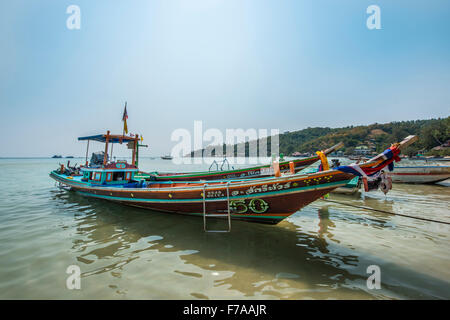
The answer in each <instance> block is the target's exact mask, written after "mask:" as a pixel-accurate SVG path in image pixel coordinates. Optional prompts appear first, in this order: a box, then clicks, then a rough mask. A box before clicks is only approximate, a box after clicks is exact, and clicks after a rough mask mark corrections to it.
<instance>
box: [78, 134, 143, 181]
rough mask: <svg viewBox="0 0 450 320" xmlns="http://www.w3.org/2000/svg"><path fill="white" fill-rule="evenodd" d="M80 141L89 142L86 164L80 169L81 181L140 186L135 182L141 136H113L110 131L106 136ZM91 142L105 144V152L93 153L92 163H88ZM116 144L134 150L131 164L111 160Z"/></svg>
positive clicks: (86, 138) (90, 137)
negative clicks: (124, 144)
mask: <svg viewBox="0 0 450 320" xmlns="http://www.w3.org/2000/svg"><path fill="white" fill-rule="evenodd" d="M78 140H79V141H86V140H87V142H88V143H87V149H86V163H85V165H84V166H81V167H80V173H81V175H82V178H81V181H83V182H89V183H91V184H93V185H111V186H119V185H120V186H127V187H132V185H134V184H138V182H137V181H135V180H134V175H135V173H136V172H138V167H137V152H138V151H137V150H138V146H139V145H138V143H139V135H135V136H125V135H112V134H110V132H109V131H108V132H107V133H106V134H99V135H94V136H87V137H79V138H78ZM90 141H97V142H102V143H105V152H95V153H93V154H92V158H91V161H90V162H88V153H89V142H90ZM116 143H119V144H123V143H126V144H127V147H128V149H131V150H132V160H131V164H130V163H128V162H127V161H126V160H117V161H110V160H109V159H112V153H113V145H114V144H116ZM109 145H110V146H111V148H110V149H108V146H109Z"/></svg>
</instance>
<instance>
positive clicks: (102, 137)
mask: <svg viewBox="0 0 450 320" xmlns="http://www.w3.org/2000/svg"><path fill="white" fill-rule="evenodd" d="M78 140H79V141H81V140H93V141H98V142H103V143H105V142H106V134H97V135H94V136H87V137H78ZM129 141H136V137H130V136H124V135H121V134H110V135H108V142H109V143H122V142H129Z"/></svg>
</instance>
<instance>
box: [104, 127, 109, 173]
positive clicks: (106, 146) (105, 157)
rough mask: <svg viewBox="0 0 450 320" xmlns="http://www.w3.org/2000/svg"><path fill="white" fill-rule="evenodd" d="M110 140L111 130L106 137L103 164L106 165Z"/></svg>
mask: <svg viewBox="0 0 450 320" xmlns="http://www.w3.org/2000/svg"><path fill="white" fill-rule="evenodd" d="M108 141H109V130H108V132H107V133H106V137H105V156H104V157H103V165H104V166H105V165H106V160H107V159H108Z"/></svg>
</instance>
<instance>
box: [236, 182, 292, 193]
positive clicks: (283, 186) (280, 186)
mask: <svg viewBox="0 0 450 320" xmlns="http://www.w3.org/2000/svg"><path fill="white" fill-rule="evenodd" d="M290 187H291V183H290V182H287V183H284V184H282V183H274V184H271V185H267V184H263V185H262V186H259V187H253V186H251V187H250V188H248V189H247V190H245V191H238V190H235V191H233V192H231V196H237V195H239V194H244V193H245V194H246V195H249V194H253V193H261V192H268V191H277V190H283V189H289V188H290Z"/></svg>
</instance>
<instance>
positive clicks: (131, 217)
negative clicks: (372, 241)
mask: <svg viewBox="0 0 450 320" xmlns="http://www.w3.org/2000/svg"><path fill="white" fill-rule="evenodd" d="M53 198H54V199H53V200H54V201H55V202H56V205H57V206H62V207H65V208H69V209H68V210H71V212H73V213H74V214H75V221H74V223H75V226H74V227H75V230H76V235H75V236H74V239H73V246H72V248H71V249H72V250H73V251H74V253H75V254H76V256H77V260H78V261H79V262H80V263H82V264H84V265H86V266H91V265H92V268H90V269H89V268H84V269H83V270H85V269H89V271H85V272H84V273H83V276H84V277H92V276H99V275H101V274H110V275H111V276H112V277H115V278H123V277H129V276H130V274H131V273H133V271H130V270H129V269H128V268H130V269H131V268H132V267H131V264H132V263H133V262H137V261H139V264H140V266H139V268H138V272H139V274H143V275H145V274H148V273H149V272H155V271H154V269H152V270H150V269H146V268H147V266H148V265H149V263H150V262H151V263H152V268H159V270H158V277H161V278H164V281H165V282H166V284H165V286H169V283H170V286H172V288H173V289H172V291H170V292H168V293H167V292H166V293H165V295H164V296H159V298H168V299H171V298H173V297H172V296H171V295H172V294H174V296H175V298H176V297H177V296H176V295H175V292H176V291H177V290H179V291H183V290H184V291H183V292H184V293H183V295H181V297H182V298H202V299H205V298H225V299H226V298H233V297H238V298H251V297H253V298H256V297H266V298H267V297H269V298H282V299H286V298H289V299H301V298H305V297H312V298H340V299H342V298H358V299H366V298H373V297H380V296H381V297H382V295H381V294H380V293H379V292H374V293H372V292H369V291H368V290H367V289H366V287H365V283H366V275H365V274H364V271H363V272H361V270H359V271H357V272H355V271H354V270H352V268H353V269H354V267H355V266H357V265H358V264H359V262H360V261H359V257H358V255H357V254H355V253H354V252H352V251H351V250H348V249H347V250H336V248H330V243H331V242H333V243H335V244H339V241H338V240H336V239H334V235H333V230H334V228H335V227H336V226H335V223H334V222H333V221H332V219H331V218H330V212H329V209H328V207H326V206H325V207H321V208H319V209H318V210H317V214H318V218H319V222H318V232H317V233H316V234H311V233H305V232H302V231H301V229H299V228H298V226H296V225H294V224H293V223H291V222H288V221H284V222H282V223H280V224H278V225H275V226H271V225H261V224H253V223H248V222H242V221H233V223H232V232H231V233H229V234H211V233H204V232H203V230H202V229H203V225H202V223H203V220H202V219H200V218H195V217H187V216H181V215H169V214H164V213H158V212H152V211H149V210H143V209H138V208H132V207H127V206H122V205H119V204H115V203H111V202H108V201H102V200H98V199H90V198H85V197H82V196H80V195H78V194H76V193H74V192H56V193H54V195H53ZM386 206H389V202H388V203H387V204H386ZM380 215H381V214H380ZM375 217H376V214H375ZM385 218H386V217H385V216H383V219H385ZM214 223H216V224H217V227H218V228H220V226H219V225H220V224H221V223H222V221H216V222H214ZM382 223H385V221H384V220H383V221H382ZM211 227H214V226H213V225H211ZM330 241H331V242H330ZM155 253H159V254H161V253H167V254H169V255H167V256H164V257H166V258H161V255H157V254H155ZM172 255H175V256H176V257H178V258H179V259H181V260H182V261H183V263H182V264H175V263H174V261H175V260H174V259H173V258H171V257H172ZM165 259H166V260H165ZM99 262H102V263H101V264H99ZM105 263H106V265H105ZM188 266H194V267H195V269H192V268H189V267H188ZM133 268H134V269H133V270H135V269H136V268H137V267H133ZM152 274H153V273H152ZM179 276H182V277H184V279H191V280H193V281H203V283H204V284H203V287H202V286H200V289H201V290H200V289H198V288H197V289H196V291H195V290H194V289H190V288H183V287H182V283H181V282H180V281H179V279H180V278H179ZM142 281H148V282H149V285H150V283H154V282H155V281H157V280H156V279H154V278H152V277H148V276H147V277H144V280H142ZM208 283H209V287H208ZM151 285H152V286H153V285H154V284H151ZM161 285H162V284H161ZM109 287H110V288H116V287H115V286H114V285H109ZM215 288H220V289H221V294H220V295H217V294H215V293H214V289H215ZM199 291H201V292H199ZM117 292H118V293H119V290H117ZM188 294H189V295H190V296H188ZM228 294H229V296H228ZM167 295H168V296H167Z"/></svg>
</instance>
